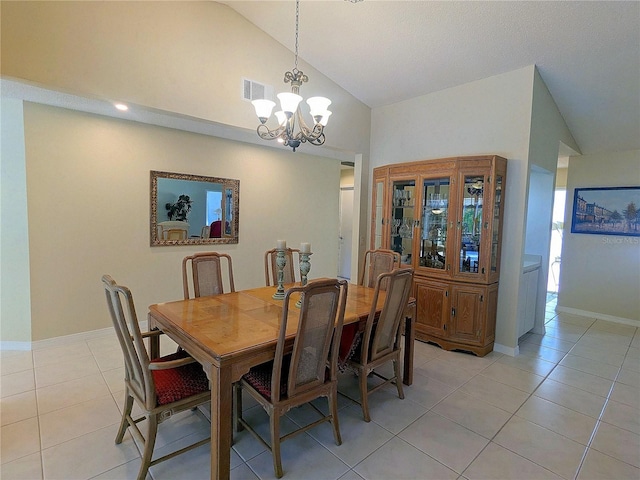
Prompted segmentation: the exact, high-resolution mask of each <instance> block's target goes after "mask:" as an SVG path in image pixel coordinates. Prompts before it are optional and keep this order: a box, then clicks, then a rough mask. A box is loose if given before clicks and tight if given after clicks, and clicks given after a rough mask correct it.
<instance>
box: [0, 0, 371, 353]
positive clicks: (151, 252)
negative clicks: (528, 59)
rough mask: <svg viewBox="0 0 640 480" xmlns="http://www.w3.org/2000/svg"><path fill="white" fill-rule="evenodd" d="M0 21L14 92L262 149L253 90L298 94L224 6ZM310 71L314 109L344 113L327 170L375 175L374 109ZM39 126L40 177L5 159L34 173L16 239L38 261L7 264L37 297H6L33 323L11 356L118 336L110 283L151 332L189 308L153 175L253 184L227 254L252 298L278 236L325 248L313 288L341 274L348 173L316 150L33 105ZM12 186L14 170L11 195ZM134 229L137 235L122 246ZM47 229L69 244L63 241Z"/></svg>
mask: <svg viewBox="0 0 640 480" xmlns="http://www.w3.org/2000/svg"><path fill="white" fill-rule="evenodd" d="M0 20H1V22H2V23H1V28H0V34H1V42H0V47H1V48H2V51H1V54H2V64H1V65H0V68H1V73H2V77H3V78H5V79H7V78H9V79H18V80H20V81H24V82H26V83H29V84H35V85H38V86H42V87H45V88H47V89H49V90H53V91H60V92H64V93H70V94H74V95H78V96H80V97H87V98H89V99H98V100H106V101H125V102H127V103H129V104H130V105H131V106H132V107H133V109H134V110H142V111H152V112H156V111H160V112H168V113H173V112H175V113H178V114H179V115H183V116H186V117H187V118H195V119H202V120H205V121H208V122H214V123H215V125H218V126H222V127H224V128H222V129H220V130H222V131H224V132H229V131H232V130H233V131H234V132H235V131H241V132H245V133H246V132H249V133H250V134H252V135H255V133H253V132H254V130H255V127H256V125H257V123H258V122H257V120H256V118H255V114H254V112H253V107H252V106H251V104H250V103H249V102H247V101H244V100H242V99H241V91H242V79H243V78H249V79H251V80H255V81H259V82H262V83H266V84H270V85H272V86H273V87H274V90H275V92H278V91H282V90H286V89H287V88H288V86H287V85H285V84H284V83H283V82H282V77H283V73H284V72H285V71H287V70H290V69H291V68H292V67H293V54H292V53H291V52H290V51H289V50H287V49H286V48H284V47H283V46H282V45H280V44H279V43H278V42H276V41H275V40H273V39H272V38H271V37H269V36H268V35H266V34H265V33H264V32H262V31H260V30H259V29H257V28H255V27H254V26H253V25H252V24H250V23H249V22H247V21H246V20H245V19H244V18H243V17H241V16H239V15H237V14H236V13H235V12H234V11H233V10H232V9H230V8H228V7H227V6H225V5H222V4H218V3H215V2H188V1H187V2H151V1H150V2H2V17H1V18H0ZM300 69H301V70H303V71H304V72H305V73H306V74H307V75H308V76H309V78H310V81H309V83H307V84H305V85H304V87H303V89H302V94H303V95H304V96H305V97H309V96H312V95H318V94H323V95H326V96H328V97H329V98H331V99H332V100H333V104H332V106H331V109H332V111H333V115H332V118H331V122H330V123H329V125H328V127H327V129H326V130H325V131H326V135H327V142H326V144H325V145H326V146H327V147H328V152H329V155H328V156H329V157H330V156H331V155H330V154H331V152H336V157H337V156H338V154H340V155H341V156H342V157H344V156H345V155H346V156H347V158H353V159H354V160H357V161H358V162H359V165H358V169H359V170H360V171H362V172H364V174H365V175H366V174H367V172H368V168H367V164H368V158H369V153H368V151H369V120H370V109H369V108H368V107H367V106H366V105H364V104H362V103H360V102H359V101H358V100H356V99H355V98H354V97H353V96H351V95H350V94H348V93H347V92H345V91H344V90H342V89H341V88H339V87H338V86H336V85H335V84H334V83H333V82H331V81H330V80H329V79H327V78H326V77H325V76H324V75H322V74H321V73H319V72H318V71H316V70H315V69H313V68H311V67H309V66H308V65H307V64H306V63H305V62H304V61H303V60H302V59H300ZM3 95H4V94H3ZM5 101H6V98H5V97H4V96H3V106H4V104H5ZM16 105H17V110H19V111H21V108H22V106H21V102H17V104H16ZM4 120H5V118H4V117H3V126H2V127H3V135H4V132H5V131H7V129H12V130H17V129H18V127H20V128H21V125H22V123H23V122H22V121H21V119H20V118H19V116H18V115H13V116H12V117H11V118H10V120H9V123H14V122H15V125H9V124H7V125H5V121H4ZM24 125H25V131H26V132H25V135H26V144H27V152H26V169H27V178H26V179H25V175H24V170H25V159H24V156H23V157H22V158H19V156H17V155H12V156H11V157H10V158H7V157H5V155H4V150H3V157H4V158H6V161H7V162H11V167H12V168H13V169H14V170H16V171H18V172H20V171H22V172H23V173H22V176H21V178H18V179H17V183H16V184H15V186H14V187H13V190H14V191H15V190H22V194H21V195H22V196H21V197H16V198H14V201H23V202H24V203H23V204H24V205H25V206H26V205H27V198H26V197H25V191H26V189H27V188H28V190H29V192H28V202H29V229H28V230H27V226H26V215H23V216H22V218H24V219H25V224H24V225H23V226H22V227H21V228H19V229H17V230H15V232H16V233H15V235H16V236H17V237H19V238H21V239H22V245H25V239H27V238H29V239H30V240H29V242H30V243H29V251H28V252H26V251H25V252H24V255H23V256H22V257H21V256H19V255H18V256H13V257H10V260H9V261H6V260H5V259H3V260H4V262H3V265H2V272H3V278H5V272H7V271H11V272H15V271H21V272H29V271H31V272H32V276H31V291H30V292H29V291H27V290H26V289H25V288H24V285H23V288H22V289H21V291H22V295H20V296H17V295H16V296H14V297H12V298H10V299H9V301H7V302H5V301H4V300H5V299H6V298H7V296H6V295H5V292H4V291H3V294H2V299H3V302H2V304H3V306H2V311H3V314H4V313H6V312H7V311H9V312H11V313H14V312H19V313H20V314H21V315H7V317H10V318H8V319H7V318H4V316H3V325H2V341H3V342H6V341H29V340H40V339H44V338H50V337H54V336H58V335H66V334H69V333H75V332H82V331H89V330H92V329H95V328H101V327H104V326H107V325H108V319H107V317H106V315H105V313H106V310H105V309H104V305H103V303H104V300H103V299H102V294H101V292H100V285H99V276H100V275H101V274H102V273H105V272H106V271H108V272H109V273H111V274H112V275H113V276H114V277H115V278H116V280H118V281H120V282H122V283H125V284H128V285H129V286H130V287H131V288H132V289H133V291H134V295H135V296H136V301H137V303H138V305H139V312H140V314H141V315H142V316H143V318H144V314H145V311H146V306H147V305H148V304H149V303H153V302H157V301H160V300H166V299H168V298H179V297H180V279H179V264H180V260H181V258H182V257H183V256H184V255H186V254H187V253H190V251H189V252H187V250H188V249H187V248H185V247H164V248H159V247H155V248H153V249H151V248H150V247H148V244H149V239H148V235H149V227H148V225H147V223H148V216H149V212H148V209H149V205H148V203H149V199H148V196H149V185H148V184H149V178H148V177H149V170H151V169H159V170H167V171H177V172H185V173H195V174H204V175H217V176H227V177H230V178H239V179H240V180H241V187H240V189H241V203H240V219H241V220H240V221H241V226H240V243H239V244H238V245H237V246H229V247H224V248H220V250H225V251H229V252H230V253H231V254H232V256H233V257H234V269H235V270H236V284H237V286H238V287H239V288H247V287H251V286H256V285H260V284H262V283H263V277H262V273H261V272H262V270H261V268H262V267H261V261H262V260H261V258H255V257H260V255H259V252H260V251H264V250H265V249H267V248H271V246H273V243H274V241H275V239H276V237H277V238H282V237H284V238H286V239H287V240H288V241H289V242H290V244H292V245H295V244H296V243H299V242H302V241H310V242H312V243H313V246H314V259H317V262H318V264H317V265H312V269H311V273H310V276H311V277H315V276H316V275H318V276H329V275H331V276H334V275H335V274H336V270H337V267H336V260H335V258H336V252H337V218H338V216H337V212H338V206H337V205H338V191H339V181H340V173H339V162H338V161H337V160H330V159H328V158H319V157H314V156H313V153H314V152H313V149H314V148H315V147H308V146H303V147H301V148H300V149H299V150H298V151H297V152H296V153H295V154H292V153H291V151H290V150H288V149H287V150H285V149H281V148H266V147H264V146H251V145H248V144H244V143H238V142H233V141H229V140H222V139H219V138H213V137H204V136H200V135H193V134H188V133H185V132H181V131H174V130H168V129H163V128H158V127H150V126H145V125H141V124H136V123H133V122H127V121H120V120H113V119H108V118H102V117H97V116H92V115H87V114H78V113H73V112H71V111H66V110H63V109H58V108H46V107H42V106H37V105H33V104H32V105H27V107H26V115H25V122H24ZM24 142H25V141H24V139H23V140H22V143H23V144H24ZM265 145H266V142H265ZM268 145H269V146H270V147H273V146H275V143H274V142H271V143H269V144H268ZM3 148H4V142H3ZM363 166H364V167H363ZM52 179H55V180H56V181H55V182H53V181H52ZM5 184H6V178H5V175H4V166H3V178H2V186H3V192H4V191H5V190H4V189H5ZM3 195H4V193H3ZM367 197H368V192H367V191H366V178H365V181H364V189H359V196H358V198H362V199H364V200H362V202H363V204H364V205H366V198H367ZM311 198H313V199H314V203H312V202H311V201H310V200H309V199H311ZM319 199H321V202H318V200H319ZM25 208H26V207H25ZM70 219H71V221H70ZM5 221H6V217H5V216H4V215H3V226H4V225H5ZM122 224H125V225H126V234H125V235H124V236H123V235H122V233H112V232H116V231H118V230H120V228H121V227H120V225H122ZM43 231H46V232H51V231H54V232H56V237H55V239H53V240H52V239H51V235H50V233H47V235H46V236H42V234H41V232H43ZM34 232H35V233H34ZM105 232H106V233H105ZM331 232H334V233H331ZM7 238H10V237H7ZM123 239H127V240H123ZM4 243H5V237H4V235H3V245H4ZM132 245H134V246H132ZM14 250H15V249H14ZM3 251H4V249H3ZM30 257H31V265H29V260H30ZM256 262H258V264H256ZM30 267H31V270H30ZM256 268H257V270H256ZM25 275H27V274H25ZM158 279H162V280H158ZM26 282H28V277H27V280H26ZM23 283H24V282H23ZM54 286H55V287H56V288H54ZM8 291H9V290H8V289H7V292H8ZM78 300H80V301H78ZM30 310H31V318H28V317H29V311H30ZM24 317H27V318H24ZM18 322H20V323H18Z"/></svg>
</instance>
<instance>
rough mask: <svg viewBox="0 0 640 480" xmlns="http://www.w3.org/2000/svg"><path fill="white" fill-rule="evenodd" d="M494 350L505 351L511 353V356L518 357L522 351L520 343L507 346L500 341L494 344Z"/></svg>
mask: <svg viewBox="0 0 640 480" xmlns="http://www.w3.org/2000/svg"><path fill="white" fill-rule="evenodd" d="M493 351H494V352H498V353H504V354H505V355H509V356H510V357H517V356H518V354H519V353H520V347H519V346H518V345H516V346H515V348H513V347H507V346H505V345H501V344H500V343H494V344H493Z"/></svg>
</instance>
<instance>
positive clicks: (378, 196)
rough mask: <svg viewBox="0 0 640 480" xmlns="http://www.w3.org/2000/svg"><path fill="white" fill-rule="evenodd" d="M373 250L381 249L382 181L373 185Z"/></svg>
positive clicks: (382, 227) (382, 226)
mask: <svg viewBox="0 0 640 480" xmlns="http://www.w3.org/2000/svg"><path fill="white" fill-rule="evenodd" d="M373 210H374V211H373V219H372V222H373V226H372V230H373V235H372V238H373V249H378V248H382V239H383V235H384V232H383V231H384V179H382V180H376V181H375V183H374V185H373Z"/></svg>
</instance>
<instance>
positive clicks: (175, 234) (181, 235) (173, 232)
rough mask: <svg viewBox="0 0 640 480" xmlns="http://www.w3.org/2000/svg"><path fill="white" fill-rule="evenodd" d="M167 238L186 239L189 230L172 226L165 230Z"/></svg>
mask: <svg viewBox="0 0 640 480" xmlns="http://www.w3.org/2000/svg"><path fill="white" fill-rule="evenodd" d="M164 233H165V240H186V239H187V230H185V229H183V228H170V229H168V230H165V232H164Z"/></svg>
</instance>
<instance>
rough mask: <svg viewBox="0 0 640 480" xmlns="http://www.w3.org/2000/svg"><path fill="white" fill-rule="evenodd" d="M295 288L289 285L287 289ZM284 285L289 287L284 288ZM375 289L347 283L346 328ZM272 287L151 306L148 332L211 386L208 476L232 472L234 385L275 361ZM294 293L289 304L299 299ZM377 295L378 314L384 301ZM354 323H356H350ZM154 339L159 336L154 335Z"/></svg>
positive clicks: (408, 330) (362, 313)
mask: <svg viewBox="0 0 640 480" xmlns="http://www.w3.org/2000/svg"><path fill="white" fill-rule="evenodd" d="M288 286H293V284H291V285H288ZM285 287H287V286H285ZM374 291H375V290H374V289H373V288H369V287H364V286H360V285H354V284H349V286H348V294H347V305H346V310H345V316H344V324H345V330H346V329H348V328H349V326H351V330H352V331H353V330H354V326H355V325H358V328H362V327H363V326H364V323H365V322H366V319H367V318H368V315H369V312H370V310H371V308H372V303H373V297H374ZM274 292H275V287H260V288H254V289H250V290H242V291H237V292H233V293H225V294H221V295H214V296H207V297H199V298H194V299H190V300H179V301H174V302H166V303H158V304H155V305H151V306H150V307H149V328H150V329H154V328H157V329H160V330H162V331H163V332H164V333H165V334H166V335H168V336H169V337H170V338H171V339H172V340H174V341H175V342H176V343H177V344H178V345H180V346H181V347H182V348H183V349H184V350H186V351H187V352H188V353H189V354H190V355H191V356H192V357H193V358H195V359H196V360H197V361H198V362H199V363H200V364H202V366H203V368H204V371H205V372H206V374H207V377H208V378H209V380H210V383H211V478H212V479H216V480H222V479H224V480H226V479H228V478H229V474H230V462H231V443H232V434H233V433H232V432H233V425H232V423H233V422H232V418H233V401H232V398H233V393H232V385H233V383H234V382H237V381H238V380H240V378H241V377H242V375H244V374H245V373H247V372H248V371H249V369H250V368H251V367H254V366H256V365H259V364H261V363H264V362H267V361H269V360H273V358H274V356H275V349H276V342H277V339H278V334H279V325H280V320H281V317H282V300H276V299H274V298H272V295H273V293H274ZM297 295H299V294H294V295H292V298H291V301H292V302H295V301H296V300H297ZM384 299H385V295H384V292H383V291H382V292H380V295H379V297H378V302H377V303H378V304H377V305H376V310H377V311H380V310H381V308H382V305H383V303H384ZM414 310H415V300H414V299H410V300H409V302H408V305H407V309H406V312H405V318H406V320H405V322H406V323H405V328H404V334H405V344H404V368H403V370H404V373H403V383H405V384H406V385H411V383H412V381H413V343H414V338H415V334H414V328H413V320H412V319H413V312H414ZM298 315H299V310H298V309H297V308H290V310H289V319H288V322H287V342H290V344H291V345H293V340H294V338H295V333H296V331H297V327H298ZM354 324H355V325H354ZM156 339H157V337H156ZM149 353H150V356H151V358H156V357H158V356H159V353H160V351H159V343H158V341H157V340H156V341H154V342H153V343H152V344H151V345H150V352H149Z"/></svg>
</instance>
